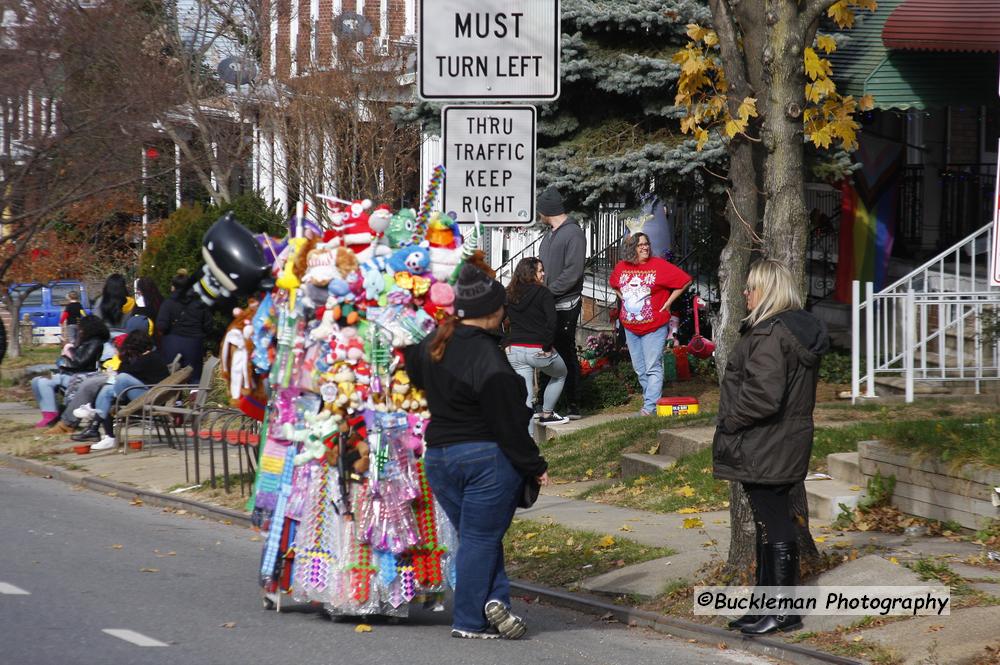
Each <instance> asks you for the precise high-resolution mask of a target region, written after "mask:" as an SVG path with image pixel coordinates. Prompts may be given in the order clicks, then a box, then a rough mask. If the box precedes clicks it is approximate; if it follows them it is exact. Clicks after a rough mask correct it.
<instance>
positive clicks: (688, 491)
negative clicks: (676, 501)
mask: <svg viewBox="0 0 1000 665" xmlns="http://www.w3.org/2000/svg"><path fill="white" fill-rule="evenodd" d="M674 494H676V495H677V496H683V497H687V498H691V497H692V496H694V488H693V487H691V486H690V485H685V486H684V487H678V488H677V489H675V490H674Z"/></svg>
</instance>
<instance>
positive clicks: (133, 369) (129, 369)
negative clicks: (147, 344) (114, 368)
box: [118, 352, 170, 385]
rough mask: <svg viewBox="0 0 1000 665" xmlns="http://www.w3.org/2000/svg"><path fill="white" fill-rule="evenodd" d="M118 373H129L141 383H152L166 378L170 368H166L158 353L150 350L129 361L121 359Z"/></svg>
mask: <svg viewBox="0 0 1000 665" xmlns="http://www.w3.org/2000/svg"><path fill="white" fill-rule="evenodd" d="M118 373H119V374H129V375H131V376H134V377H135V378H137V379H139V380H140V381H142V382H143V383H146V384H149V385H152V384H154V383H159V382H160V381H162V380H163V379H165V378H167V377H168V376H169V375H170V370H169V369H167V364H166V363H165V362H163V358H161V357H160V354H159V353H156V352H150V353H144V354H142V355H141V356H139V357H138V358H135V359H134V360H132V361H131V362H129V361H124V360H123V361H122V364H121V365H120V366H119V367H118Z"/></svg>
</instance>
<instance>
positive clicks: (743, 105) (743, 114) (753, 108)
mask: <svg viewBox="0 0 1000 665" xmlns="http://www.w3.org/2000/svg"><path fill="white" fill-rule="evenodd" d="M736 115H737V117H739V119H740V120H743V121H744V122H745V121H747V120H749V119H750V118H756V117H757V100H756V99H754V98H753V97H744V98H743V101H742V102H740V105H739V108H737V109H736Z"/></svg>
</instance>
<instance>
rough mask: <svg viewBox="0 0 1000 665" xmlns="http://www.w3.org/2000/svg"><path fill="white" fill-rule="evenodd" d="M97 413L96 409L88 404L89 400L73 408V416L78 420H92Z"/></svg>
mask: <svg viewBox="0 0 1000 665" xmlns="http://www.w3.org/2000/svg"><path fill="white" fill-rule="evenodd" d="M96 415H97V409H95V408H94V407H92V406H91V405H90V402H87V403H86V404H84V405H82V406H78V407H76V408H75V409H73V417H74V418H78V419H80V420H93V418H94V416H96Z"/></svg>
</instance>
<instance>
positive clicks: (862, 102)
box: [858, 95, 875, 111]
mask: <svg viewBox="0 0 1000 665" xmlns="http://www.w3.org/2000/svg"><path fill="white" fill-rule="evenodd" d="M873 108H875V98H874V97H873V96H871V95H865V96H863V97H861V98H860V99H859V100H858V110H859V111H871V110H872V109H873Z"/></svg>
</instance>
